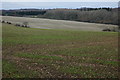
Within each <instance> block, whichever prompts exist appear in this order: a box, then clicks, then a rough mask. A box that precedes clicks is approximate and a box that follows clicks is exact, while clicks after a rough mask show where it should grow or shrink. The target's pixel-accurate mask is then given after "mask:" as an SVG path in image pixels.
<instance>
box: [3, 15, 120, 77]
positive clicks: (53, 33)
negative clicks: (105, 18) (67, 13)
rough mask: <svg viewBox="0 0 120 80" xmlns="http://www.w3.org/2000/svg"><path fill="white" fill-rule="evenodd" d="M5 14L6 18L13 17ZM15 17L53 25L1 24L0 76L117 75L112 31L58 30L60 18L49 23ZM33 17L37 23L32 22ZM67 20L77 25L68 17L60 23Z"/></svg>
mask: <svg viewBox="0 0 120 80" xmlns="http://www.w3.org/2000/svg"><path fill="white" fill-rule="evenodd" d="M7 18H8V19H7ZM7 18H6V19H7V20H8V21H9V20H10V21H11V20H14V19H10V18H9V17H7ZM15 20H16V21H18V22H20V20H21V22H22V20H23V21H24V20H30V24H33V26H35V25H36V26H35V27H39V25H41V26H46V27H47V28H48V27H49V26H50V27H49V28H53V27H55V28H54V29H39V28H38V29H37V28H22V27H16V26H13V25H8V24H3V53H2V55H3V78H27V77H28V78H117V77H118V61H117V60H118V35H117V33H116V32H93V31H73V30H59V29H58V28H60V24H62V23H64V21H55V20H54V22H55V23H56V24H51V25H50V23H54V22H52V21H50V20H48V19H44V20H41V19H40V21H38V20H37V19H29V18H15ZM31 20H32V21H33V23H32V21H31ZM34 20H36V21H38V22H40V23H38V22H36V23H37V24H35V21H34ZM46 21H47V22H46ZM57 23H58V24H57ZM67 23H69V24H71V25H70V27H71V26H72V25H79V23H77V22H75V23H73V24H72V23H71V22H70V21H68V22H66V23H64V24H67ZM85 24H86V25H88V24H89V23H85ZM85 24H84V23H81V25H85ZM37 25H38V26H37ZM55 25H56V26H55ZM81 25H80V26H81ZM89 25H90V24H89ZM91 25H93V24H91ZM96 25H97V24H96ZM98 26H101V25H98ZM56 27H57V28H56ZM68 27H69V26H68ZM91 27H92V26H91ZM94 27H97V26H94ZM97 29H98V30H99V27H97ZM100 29H101V28H100Z"/></svg>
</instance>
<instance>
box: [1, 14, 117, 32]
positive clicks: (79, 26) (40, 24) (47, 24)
mask: <svg viewBox="0 0 120 80" xmlns="http://www.w3.org/2000/svg"><path fill="white" fill-rule="evenodd" d="M0 18H2V19H3V20H5V21H10V22H12V23H14V24H16V23H17V24H22V23H23V22H26V21H27V22H28V23H29V25H30V27H32V28H42V29H60V30H64V29H67V30H81V31H102V30H103V29H106V28H110V29H112V28H114V27H118V26H116V25H106V24H95V23H85V22H76V21H66V20H52V19H43V18H26V17H12V16H3V17H1V16H0Z"/></svg>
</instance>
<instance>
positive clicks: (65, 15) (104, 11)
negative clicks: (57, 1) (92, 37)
mask: <svg viewBox="0 0 120 80" xmlns="http://www.w3.org/2000/svg"><path fill="white" fill-rule="evenodd" d="M1 15H3V16H19V17H33V18H48V19H57V20H71V21H80V22H91V23H103V24H115V25H118V9H117V8H77V9H17V10H2V14H1Z"/></svg>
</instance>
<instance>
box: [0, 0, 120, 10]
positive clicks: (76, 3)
mask: <svg viewBox="0 0 120 80" xmlns="http://www.w3.org/2000/svg"><path fill="white" fill-rule="evenodd" d="M118 2H119V0H2V6H0V9H6V10H8V9H25V8H37V9H41V8H42V9H52V8H73V9H74V8H81V7H90V8H100V7H110V8H116V7H118ZM0 5H1V3H0Z"/></svg>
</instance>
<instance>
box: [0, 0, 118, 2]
mask: <svg viewBox="0 0 120 80" xmlns="http://www.w3.org/2000/svg"><path fill="white" fill-rule="evenodd" d="M1 1H2V2H119V0H1Z"/></svg>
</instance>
